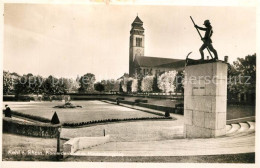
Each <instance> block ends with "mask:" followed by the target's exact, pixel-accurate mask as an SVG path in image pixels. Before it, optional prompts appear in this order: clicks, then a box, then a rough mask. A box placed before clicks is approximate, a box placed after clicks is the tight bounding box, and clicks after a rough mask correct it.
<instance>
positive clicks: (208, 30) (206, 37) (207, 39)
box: [195, 20, 218, 60]
mask: <svg viewBox="0 0 260 168" xmlns="http://www.w3.org/2000/svg"><path fill="white" fill-rule="evenodd" d="M204 25H205V26H206V28H204V27H199V26H198V25H195V27H196V28H198V29H200V30H202V31H206V32H205V35H204V37H203V38H202V39H201V40H202V41H203V44H202V46H201V47H200V54H201V59H202V60H204V53H203V50H204V49H205V48H207V47H208V49H209V50H210V51H212V52H213V53H214V56H215V58H214V59H215V60H218V53H217V51H216V50H215V49H214V47H213V46H212V40H211V36H212V34H213V30H212V26H211V25H210V22H209V20H205V21H204Z"/></svg>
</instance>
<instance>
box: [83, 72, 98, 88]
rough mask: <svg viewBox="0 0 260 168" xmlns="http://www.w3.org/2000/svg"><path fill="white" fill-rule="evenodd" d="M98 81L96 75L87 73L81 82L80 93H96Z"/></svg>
mask: <svg viewBox="0 0 260 168" xmlns="http://www.w3.org/2000/svg"><path fill="white" fill-rule="evenodd" d="M95 81H96V78H95V75H94V74H92V73H87V74H85V75H83V76H82V77H81V78H80V80H79V85H80V87H79V92H83V93H86V92H93V91H94V83H95Z"/></svg>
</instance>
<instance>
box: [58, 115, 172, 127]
mask: <svg viewBox="0 0 260 168" xmlns="http://www.w3.org/2000/svg"><path fill="white" fill-rule="evenodd" d="M158 119H172V117H141V118H124V119H104V120H93V121H87V122H79V123H63V127H79V126H84V125H92V124H98V123H110V122H120V121H133V120H158Z"/></svg>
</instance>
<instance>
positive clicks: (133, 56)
mask: <svg viewBox="0 0 260 168" xmlns="http://www.w3.org/2000/svg"><path fill="white" fill-rule="evenodd" d="M144 37H145V35H144V28H143V22H142V21H141V19H140V18H139V17H138V16H137V17H136V18H135V20H134V22H133V23H132V28H131V31H130V47H129V75H130V76H135V75H144V76H145V75H148V74H150V75H159V74H162V73H163V72H168V71H172V70H177V71H179V70H183V69H184V66H185V60H182V59H171V58H161V57H148V56H144V49H145V46H144Z"/></svg>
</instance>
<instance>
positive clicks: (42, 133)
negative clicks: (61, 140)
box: [3, 117, 61, 138]
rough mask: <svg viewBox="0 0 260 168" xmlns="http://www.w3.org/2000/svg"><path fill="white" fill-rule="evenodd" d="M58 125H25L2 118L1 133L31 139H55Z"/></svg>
mask: <svg viewBox="0 0 260 168" xmlns="http://www.w3.org/2000/svg"><path fill="white" fill-rule="evenodd" d="M60 126H61V125H60V124H56V125H52V124H46V123H26V122H23V121H17V120H13V119H11V118H7V117H4V118H3V132H6V133H12V134H19V135H25V136H33V137H45V138H56V137H57V134H58V128H59V127H60Z"/></svg>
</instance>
